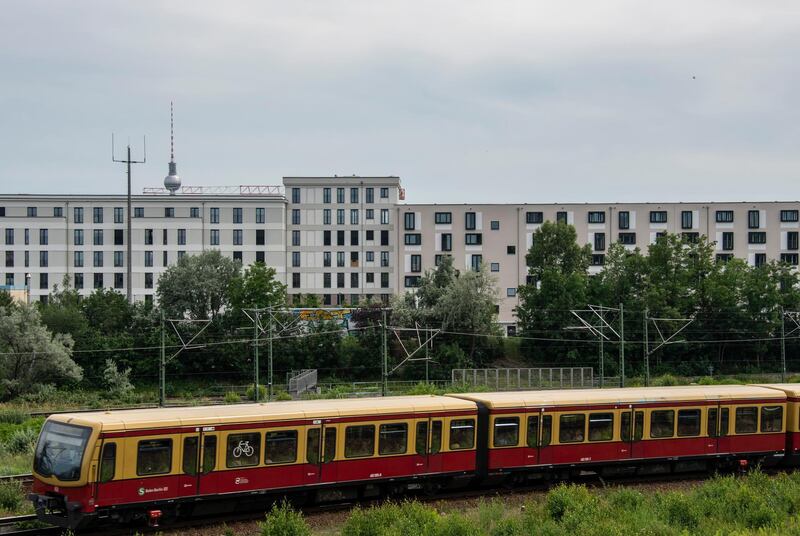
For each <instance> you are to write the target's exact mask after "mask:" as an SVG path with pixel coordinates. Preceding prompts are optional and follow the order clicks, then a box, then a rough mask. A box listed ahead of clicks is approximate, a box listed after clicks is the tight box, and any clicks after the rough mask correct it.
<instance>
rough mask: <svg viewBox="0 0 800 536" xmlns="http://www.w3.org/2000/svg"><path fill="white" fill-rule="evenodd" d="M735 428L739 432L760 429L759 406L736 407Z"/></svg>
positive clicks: (743, 432)
mask: <svg viewBox="0 0 800 536" xmlns="http://www.w3.org/2000/svg"><path fill="white" fill-rule="evenodd" d="M734 428H735V429H736V433H737V434H754V433H756V432H757V431H758V408H756V407H750V408H736V422H735V424H734Z"/></svg>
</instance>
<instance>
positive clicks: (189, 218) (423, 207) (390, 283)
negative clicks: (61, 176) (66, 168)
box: [0, 176, 800, 332]
mask: <svg viewBox="0 0 800 536" xmlns="http://www.w3.org/2000/svg"><path fill="white" fill-rule="evenodd" d="M283 185H284V186H283V188H281V187H278V186H241V187H219V188H202V187H183V188H180V189H178V190H177V191H176V193H175V195H170V192H168V191H167V190H166V189H147V190H146V193H145V194H143V195H136V196H133V198H132V205H131V207H132V209H131V210H132V216H133V217H132V219H131V221H130V223H131V226H132V229H131V242H130V247H131V259H130V260H131V261H132V264H131V266H130V268H131V281H130V282H129V281H127V268H128V266H127V263H128V262H129V259H128V258H127V247H128V243H127V242H126V240H127V238H128V237H127V236H126V234H127V223H128V222H127V218H128V214H127V208H126V202H127V198H126V196H123V195H2V194H0V229H2V232H3V237H2V239H0V252H1V253H0V262H4V264H2V265H0V267H3V268H4V274H3V277H2V279H0V284H2V283H5V285H6V286H7V287H9V288H17V289H19V288H25V286H26V285H27V284H29V285H30V295H31V299H33V300H40V299H46V297H47V295H48V293H49V292H50V291H51V290H52V288H53V285H55V284H59V285H60V284H61V282H62V280H63V278H64V277H65V276H66V277H67V278H68V281H69V282H70V284H72V285H73V286H74V287H76V288H77V289H79V290H80V292H81V293H83V294H87V293H89V292H91V291H92V290H93V289H95V288H113V289H116V290H118V291H120V292H122V293H126V292H127V289H128V287H127V285H128V284H131V286H132V288H131V291H132V297H133V299H135V300H152V299H153V296H154V293H155V288H156V286H157V282H158V277H159V275H160V274H161V272H163V271H164V269H165V268H166V267H167V266H169V265H170V263H174V262H175V261H176V260H177V258H178V257H179V256H180V255H184V254H187V253H188V254H194V253H198V252H201V251H203V250H205V249H211V248H213V249H219V250H220V251H221V252H222V253H223V254H225V255H228V256H230V257H231V258H234V259H237V260H240V261H241V262H242V263H243V264H244V265H248V264H251V263H253V262H256V261H262V262H264V263H265V264H266V265H268V266H271V267H273V268H275V270H276V271H277V273H278V277H279V279H280V280H281V282H283V283H285V284H286V285H287V288H288V293H289V294H290V297H291V296H295V295H298V294H302V295H307V294H315V295H318V296H320V298H321V301H322V303H323V304H325V305H331V306H336V305H351V304H357V303H360V302H362V301H363V300H366V299H370V298H377V299H384V300H386V299H388V298H389V296H390V295H392V294H396V293H400V292H405V291H407V290H413V288H414V287H415V286H416V285H417V284H418V282H419V278H420V277H421V275H422V274H423V273H424V272H425V271H426V270H430V269H432V268H434V267H435V266H436V264H437V262H438V260H439V259H440V258H441V256H442V255H452V256H453V257H454V260H455V263H456V266H457V268H458V269H460V270H470V269H477V268H478V267H479V266H481V265H486V266H487V267H488V269H489V272H490V273H491V274H492V275H493V276H494V277H495V278H496V280H497V285H498V288H499V289H500V297H501V300H500V306H499V311H498V314H499V321H500V323H501V324H503V325H504V326H506V329H507V330H508V331H509V332H513V329H514V323H515V319H514V314H513V310H514V307H515V306H516V305H517V303H518V298H517V289H518V288H519V286H521V285H523V284H525V283H526V278H527V268H526V265H525V254H526V253H527V250H528V248H529V247H530V245H531V241H532V236H533V233H534V232H535V231H536V229H537V228H539V226H541V225H542V223H543V222H545V221H548V220H549V221H564V222H567V223H569V224H572V225H574V226H575V228H576V231H577V234H578V240H579V242H581V243H585V244H590V245H591V247H592V267H591V271H592V272H597V271H599V270H601V269H602V265H603V262H604V258H605V257H604V256H605V254H606V252H607V251H608V247H609V246H610V244H611V243H612V242H617V241H619V242H622V243H623V244H624V245H625V247H626V248H628V249H631V250H632V249H634V248H637V247H638V248H640V249H641V250H642V251H645V252H646V251H647V247H648V246H649V245H650V244H652V243H653V242H654V241H655V240H656V237H657V236H658V235H659V233H665V232H669V233H678V234H684V236H686V237H687V238H689V239H692V238H696V237H699V236H701V235H705V236H708V237H709V239H710V240H712V241H715V242H716V245H715V247H716V250H717V257H718V259H719V260H720V261H724V260H726V259H729V258H731V257H734V256H735V257H740V258H742V259H745V260H747V262H749V263H750V264H751V265H753V266H758V265H760V264H763V263H766V262H767V261H769V260H782V261H785V262H787V263H789V264H791V265H794V266H797V265H798V253H799V251H798V245H799V244H798V242H799V240H798V232H800V218H799V217H798V214H799V212H800V202H797V201H793V202H758V203H748V202H737V203H615V204H563V205H562V204H474V205H462V204H460V205H449V204H434V205H430V204H405V203H403V201H404V192H403V189H402V188H401V187H400V179H399V178H398V177H356V176H348V177H338V176H334V177H285V178H284V180H283ZM28 278H29V281H28Z"/></svg>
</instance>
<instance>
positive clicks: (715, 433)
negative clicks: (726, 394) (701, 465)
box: [707, 402, 731, 454]
mask: <svg viewBox="0 0 800 536" xmlns="http://www.w3.org/2000/svg"><path fill="white" fill-rule="evenodd" d="M707 435H708V449H707V452H709V453H717V454H726V453H728V452H730V451H731V438H730V408H726V407H722V406H721V405H720V403H719V402H718V403H717V406H716V407H711V408H708V421H707Z"/></svg>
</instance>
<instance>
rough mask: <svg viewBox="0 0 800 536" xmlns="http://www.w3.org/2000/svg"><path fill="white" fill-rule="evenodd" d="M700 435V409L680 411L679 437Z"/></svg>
mask: <svg viewBox="0 0 800 536" xmlns="http://www.w3.org/2000/svg"><path fill="white" fill-rule="evenodd" d="M698 435H700V410H699V409H682V410H679V411H678V437H689V436H698Z"/></svg>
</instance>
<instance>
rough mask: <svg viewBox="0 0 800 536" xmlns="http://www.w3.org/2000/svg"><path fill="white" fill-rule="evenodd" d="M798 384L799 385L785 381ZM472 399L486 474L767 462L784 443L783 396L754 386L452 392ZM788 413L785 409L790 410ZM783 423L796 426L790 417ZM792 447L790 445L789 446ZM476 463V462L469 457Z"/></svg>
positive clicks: (526, 474) (528, 476)
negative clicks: (481, 429)
mask: <svg viewBox="0 0 800 536" xmlns="http://www.w3.org/2000/svg"><path fill="white" fill-rule="evenodd" d="M795 388H797V389H798V390H800V386H795ZM450 396H453V397H458V398H462V399H464V400H470V401H473V402H476V403H477V404H478V406H479V410H478V411H479V415H480V414H484V413H485V414H486V419H487V420H488V433H487V434H486V436H485V437H480V438H479V441H484V442H485V445H483V446H482V445H481V444H479V446H478V449H479V452H480V451H481V449H482V447H483V449H485V451H486V452H487V453H488V454H487V458H486V461H485V462H484V464H485V471H484V472H483V474H484V475H485V476H486V477H487V478H488V479H489V481H492V480H499V479H518V480H525V479H531V478H542V477H547V476H553V475H557V476H559V477H569V476H572V475H574V474H576V473H579V472H581V471H586V470H596V471H597V472H599V473H601V474H604V475H614V474H620V473H630V472H636V473H640V474H646V473H656V472H671V471H681V470H700V469H710V468H712V467H723V466H726V465H728V466H731V465H737V464H740V463H741V464H749V463H763V464H774V463H778V462H780V461H781V460H782V458H783V456H784V453H785V449H786V435H785V429H786V428H785V427H786V419H785V415H786V413H787V410H786V407H787V396H786V393H784V392H782V391H780V390H778V389H770V388H766V387H757V386H741V385H725V386H688V387H651V388H641V389H637V388H626V389H593V390H569V391H563V390H562V391H527V392H503V393H469V394H454V395H450ZM792 411H794V412H795V413H796V411H795V410H792ZM789 423H790V426H795V427H796V426H797V421H796V420H794V416H793V417H792V418H790V419H789ZM798 446H800V445H798ZM478 463H479V467H480V464H481V461H480V460H479V461H478Z"/></svg>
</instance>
